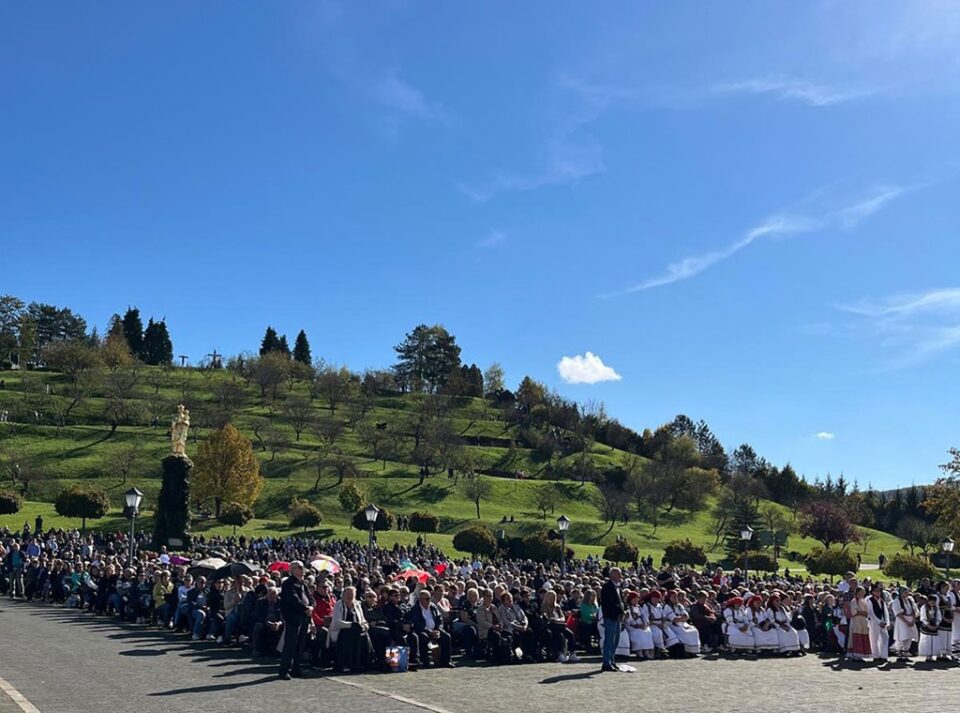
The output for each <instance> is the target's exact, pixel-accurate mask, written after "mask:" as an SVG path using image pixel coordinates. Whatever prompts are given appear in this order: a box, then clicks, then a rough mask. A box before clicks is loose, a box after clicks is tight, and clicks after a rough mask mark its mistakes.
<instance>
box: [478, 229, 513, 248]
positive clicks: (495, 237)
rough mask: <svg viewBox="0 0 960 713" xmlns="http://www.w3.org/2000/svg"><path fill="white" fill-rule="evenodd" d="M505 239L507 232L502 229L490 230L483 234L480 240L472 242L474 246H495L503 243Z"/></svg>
mask: <svg viewBox="0 0 960 713" xmlns="http://www.w3.org/2000/svg"><path fill="white" fill-rule="evenodd" d="M506 239H507V234H506V233H504V232H503V231H502V230H491V231H490V232H489V233H487V234H486V235H484V236H483V237H482V238H480V240H478V241H477V242H476V243H474V247H476V248H495V247H497V246H498V245H503V243H504V241H505V240H506Z"/></svg>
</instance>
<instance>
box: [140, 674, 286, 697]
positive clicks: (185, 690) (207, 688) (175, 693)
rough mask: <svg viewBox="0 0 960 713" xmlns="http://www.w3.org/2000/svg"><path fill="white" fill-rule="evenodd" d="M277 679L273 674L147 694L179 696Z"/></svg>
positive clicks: (242, 686)
mask: <svg viewBox="0 0 960 713" xmlns="http://www.w3.org/2000/svg"><path fill="white" fill-rule="evenodd" d="M278 680H279V679H278V678H277V677H276V675H273V676H263V677H262V678H256V679H254V680H252V681H244V682H243V683H216V684H212V685H210V686H192V687H190V688H175V689H173V690H171V691H156V692H155V693H148V694H147V695H148V696H180V695H184V694H189V693H211V692H215V691H230V690H233V689H235V688H246V687H248V686H259V685H261V684H263V683H270V681H278Z"/></svg>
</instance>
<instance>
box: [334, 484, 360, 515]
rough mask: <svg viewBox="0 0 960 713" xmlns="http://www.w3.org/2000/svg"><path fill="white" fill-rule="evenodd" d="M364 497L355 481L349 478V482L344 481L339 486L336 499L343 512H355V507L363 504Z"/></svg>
mask: <svg viewBox="0 0 960 713" xmlns="http://www.w3.org/2000/svg"><path fill="white" fill-rule="evenodd" d="M364 497H365V496H364V494H363V490H362V489H361V488H360V486H359V485H357V482H356V481H354V480H351V481H350V482H349V483H344V485H343V487H342V488H340V493H339V495H337V500H339V501H340V507H342V508H343V511H344V512H356V511H357V508H359V507H360V506H361V505H363V499H364Z"/></svg>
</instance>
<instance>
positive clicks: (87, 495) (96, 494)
mask: <svg viewBox="0 0 960 713" xmlns="http://www.w3.org/2000/svg"><path fill="white" fill-rule="evenodd" d="M53 506H54V509H55V510H56V511H57V514H58V515H62V516H63V517H77V518H80V520H81V528H82V529H84V530H86V529H87V518H90V519H91V520H96V519H99V518H101V517H103V516H104V515H106V514H107V511H108V510H109V509H110V499H109V498H108V497H107V494H106V493H105V492H104V491H103V490H100V489H99V488H88V487H84V486H82V485H74V486H73V487H70V488H68V489H67V490H64V491H63V492H62V493H60V495H58V496H57V500H56V502H55V503H54V504H53Z"/></svg>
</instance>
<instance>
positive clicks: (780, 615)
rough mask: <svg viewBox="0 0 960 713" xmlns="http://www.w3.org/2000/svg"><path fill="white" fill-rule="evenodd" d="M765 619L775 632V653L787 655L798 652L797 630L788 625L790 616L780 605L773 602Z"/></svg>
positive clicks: (798, 638)
mask: <svg viewBox="0 0 960 713" xmlns="http://www.w3.org/2000/svg"><path fill="white" fill-rule="evenodd" d="M767 618H768V619H769V620H770V621H772V622H773V624H774V628H775V629H776V632H777V651H779V652H780V653H781V654H789V653H793V652H795V651H799V650H800V636H799V635H798V634H797V630H796V629H794V628H793V626H791V625H790V615H789V614H788V613H787V610H786V609H784V608H783V607H782V606H780V604H778V603H776V602H774V604H773V606H771V607H770V608H769V609H767Z"/></svg>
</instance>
